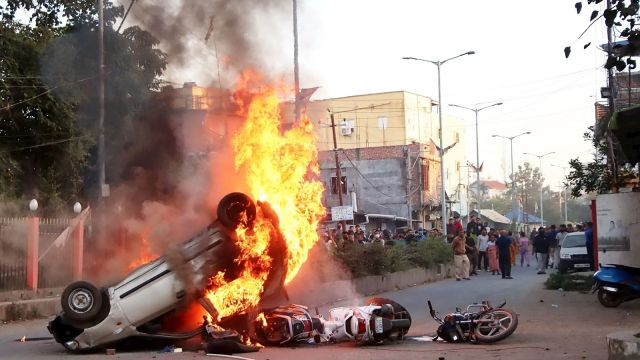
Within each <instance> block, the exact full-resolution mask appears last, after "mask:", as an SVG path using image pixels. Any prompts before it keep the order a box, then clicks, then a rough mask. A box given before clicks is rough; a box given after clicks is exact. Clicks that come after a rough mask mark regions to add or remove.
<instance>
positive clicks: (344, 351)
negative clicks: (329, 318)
mask: <svg viewBox="0 0 640 360" xmlns="http://www.w3.org/2000/svg"><path fill="white" fill-rule="evenodd" d="M513 276H514V278H515V279H513V280H503V279H501V278H500V277H499V276H492V275H490V274H488V273H484V272H482V273H481V274H480V276H477V277H473V278H472V280H471V281H460V282H456V281H454V280H445V281H441V282H437V283H432V284H425V285H420V286H415V287H412V288H408V289H404V290H400V291H395V292H391V293H385V294H380V295H378V296H382V297H387V298H391V299H393V300H396V301H397V302H399V303H400V304H402V305H404V306H405V307H406V308H407V309H408V310H409V312H410V313H411V315H412V318H413V325H412V327H411V331H410V333H409V336H416V337H419V336H423V335H432V334H434V333H435V330H436V327H437V324H436V323H435V322H434V321H433V320H432V319H431V318H430V317H429V315H428V312H427V309H426V300H427V299H430V300H431V301H432V303H433V304H434V307H435V308H436V310H438V311H439V312H440V313H444V312H449V311H452V310H454V309H455V307H456V306H460V307H464V306H466V305H468V304H470V303H473V302H480V301H482V300H490V301H491V302H492V303H493V304H495V305H497V304H499V303H501V302H502V301H504V300H507V306H506V307H508V308H511V309H513V310H515V311H516V312H517V313H518V314H519V327H518V329H517V330H516V332H515V333H514V334H513V335H512V336H511V337H509V338H507V339H506V340H504V341H501V342H499V343H497V344H493V345H470V344H447V343H441V342H437V343H433V342H424V341H415V340H407V341H405V342H403V343H399V344H392V345H384V346H370V347H356V346H354V345H352V344H338V345H319V346H307V345H305V346H298V347H289V348H265V349H262V350H260V351H259V352H257V353H250V354H238V355H239V356H241V357H245V358H249V359H304V360H315V359H407V360H408V359H440V358H445V359H468V358H473V359H474V360H477V359H510V360H518V359H533V358H544V359H545V360H548V359H605V358H606V357H607V348H606V343H605V336H606V334H608V333H611V332H613V331H618V330H623V329H633V328H634V327H637V324H638V323H639V320H640V301H636V302H629V303H625V304H623V305H621V306H620V307H619V308H616V309H605V308H603V307H602V306H601V305H600V304H599V303H598V302H597V300H596V298H595V296H594V295H591V294H580V293H575V292H561V291H558V290H544V289H543V286H542V283H543V282H544V280H545V279H546V276H542V275H536V274H535V270H534V269H533V268H520V267H518V268H515V269H514V272H513ZM353 302H356V303H358V302H360V303H362V302H363V299H360V301H358V299H350V300H349V301H344V302H343V303H337V304H335V305H344V304H347V303H353ZM320 311H321V312H323V313H324V312H326V309H325V308H321V309H320ZM46 322H47V320H44V319H43V320H33V321H27V322H19V323H11V324H4V325H0V358H3V359H5V358H6V359H26V358H29V359H39V358H45V359H62V358H69V357H71V358H73V359H85V358H91V359H96V358H107V359H109V358H113V357H111V356H108V355H105V354H104V353H102V352H99V353H94V354H83V355H73V356H71V355H69V354H68V353H66V352H65V351H64V349H63V348H62V346H60V345H59V344H57V343H55V342H53V341H52V340H42V341H33V342H26V343H20V342H17V341H16V339H17V338H20V337H21V336H23V335H26V336H27V337H46V336H49V334H48V332H47V330H46V328H45V325H46ZM155 350H156V349H146V350H139V351H136V350H135V349H134V350H133V351H128V352H123V351H119V352H118V354H117V355H116V356H115V357H116V358H123V359H134V358H135V359H153V358H172V359H192V358H196V357H202V355H198V354H196V353H191V352H187V353H182V354H175V353H174V354H160V353H158V352H157V351H155ZM208 358H215V357H208Z"/></svg>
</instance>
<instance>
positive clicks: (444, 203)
mask: <svg viewBox="0 0 640 360" xmlns="http://www.w3.org/2000/svg"><path fill="white" fill-rule="evenodd" d="M475 53H476V52H475V51H467V52H465V53H462V54H460V55H456V56H453V57H450V58H448V59H445V60H436V61H433V60H427V59H420V58H416V57H409V56H407V57H403V58H402V59H403V60H417V61H424V62H428V63H431V64H433V65H435V66H437V67H438V106H439V107H440V108H439V109H438V124H439V127H440V128H439V130H438V134H439V136H440V150H439V155H440V185H441V187H442V191H441V194H440V207H441V208H442V211H441V215H440V216H441V218H442V233H443V234H444V235H445V236H446V235H447V226H446V221H447V220H446V219H447V195H446V190H445V186H444V144H443V143H442V88H441V86H440V66H442V65H444V63H446V62H447V61H450V60H453V59H455V58H459V57H461V56H464V55H473V54H475Z"/></svg>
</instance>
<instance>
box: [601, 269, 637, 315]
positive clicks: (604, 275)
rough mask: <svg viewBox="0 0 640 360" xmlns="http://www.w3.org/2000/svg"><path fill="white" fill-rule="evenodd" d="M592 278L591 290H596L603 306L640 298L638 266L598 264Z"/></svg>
mask: <svg viewBox="0 0 640 360" xmlns="http://www.w3.org/2000/svg"><path fill="white" fill-rule="evenodd" d="M593 279H594V280H595V284H594V286H593V292H596V291H597V292H598V301H600V304H602V305H603V306H605V307H617V306H618V305H620V304H622V303H623V302H624V301H629V300H633V299H637V298H640V268H635V267H630V266H624V265H606V266H602V265H600V270H598V271H596V273H595V274H593Z"/></svg>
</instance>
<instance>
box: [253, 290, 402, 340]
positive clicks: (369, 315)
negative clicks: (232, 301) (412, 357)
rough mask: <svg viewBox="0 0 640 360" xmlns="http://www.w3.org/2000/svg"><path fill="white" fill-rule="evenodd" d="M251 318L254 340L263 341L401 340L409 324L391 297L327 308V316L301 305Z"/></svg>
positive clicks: (278, 308)
mask: <svg viewBox="0 0 640 360" xmlns="http://www.w3.org/2000/svg"><path fill="white" fill-rule="evenodd" d="M263 315H264V317H260V318H259V319H258V320H256V322H255V325H254V326H255V333H254V335H253V337H254V340H256V341H258V342H260V343H262V344H265V345H287V344H292V343H296V342H316V343H324V342H343V341H353V342H355V343H356V344H358V345H370V344H377V343H382V342H384V341H386V340H402V339H404V336H405V335H406V334H407V332H408V331H409V327H410V326H411V316H410V315H409V312H408V311H407V310H406V309H405V308H404V307H402V305H400V304H398V303H396V302H395V301H393V300H389V299H385V298H372V299H369V301H367V305H365V306H356V307H339V308H333V309H331V310H329V317H328V318H327V319H324V318H323V317H322V316H320V315H315V316H312V315H311V314H310V313H309V311H308V309H307V308H306V307H304V306H301V305H284V306H279V307H277V308H274V309H271V310H269V311H265V312H264V313H263Z"/></svg>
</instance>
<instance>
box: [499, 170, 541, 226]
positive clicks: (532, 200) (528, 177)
mask: <svg viewBox="0 0 640 360" xmlns="http://www.w3.org/2000/svg"><path fill="white" fill-rule="evenodd" d="M509 181H510V183H508V184H507V185H508V186H509V191H508V194H509V196H511V195H512V194H513V188H514V186H513V184H514V182H515V189H516V198H517V199H519V200H520V203H521V204H522V206H523V209H524V211H525V212H527V213H531V214H534V213H536V212H537V211H536V204H537V206H538V207H539V206H540V201H539V200H538V199H540V188H541V187H542V184H543V182H544V178H543V177H542V174H541V172H540V169H539V168H532V167H531V164H530V163H529V162H525V163H524V164H523V165H518V170H517V171H516V172H514V174H513V176H511V175H509Z"/></svg>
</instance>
